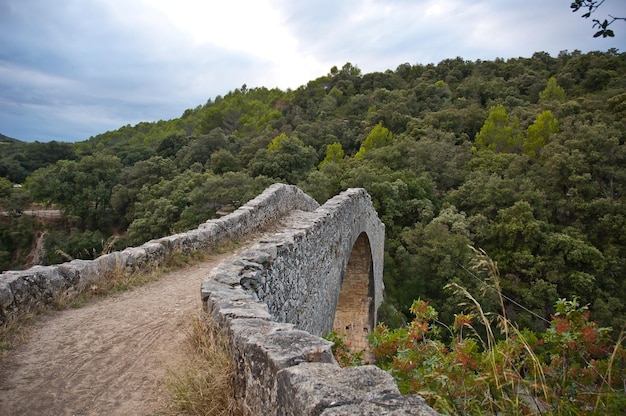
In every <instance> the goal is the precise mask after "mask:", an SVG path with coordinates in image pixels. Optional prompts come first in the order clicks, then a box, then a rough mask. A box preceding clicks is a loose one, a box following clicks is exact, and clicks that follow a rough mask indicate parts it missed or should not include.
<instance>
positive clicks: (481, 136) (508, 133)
mask: <svg viewBox="0 0 626 416" xmlns="http://www.w3.org/2000/svg"><path fill="white" fill-rule="evenodd" d="M522 140H523V135H522V133H521V132H520V128H519V122H518V120H517V117H515V116H513V117H511V118H509V115H508V114H507V112H506V109H505V108H504V106H503V105H502V104H498V105H497V106H495V107H491V109H490V110H489V116H487V120H485V123H484V124H483V126H482V128H481V129H480V132H478V134H477V135H476V146H477V148H478V149H479V150H491V151H494V152H507V153H514V152H517V151H518V150H519V149H520V147H521V144H522Z"/></svg>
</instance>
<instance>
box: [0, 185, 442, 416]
mask: <svg viewBox="0 0 626 416" xmlns="http://www.w3.org/2000/svg"><path fill="white" fill-rule="evenodd" d="M287 215H289V218H290V221H291V223H289V224H287V225H286V226H285V228H283V229H281V230H279V231H278V232H276V233H275V234H274V235H273V236H271V237H268V238H265V239H264V240H262V241H260V242H258V243H257V244H256V245H255V246H253V247H252V248H250V249H248V250H246V251H244V252H243V253H241V254H240V255H239V258H237V259H235V260H233V261H229V262H226V263H223V264H221V265H220V266H218V267H217V268H215V269H213V270H212V271H211V272H210V275H209V279H208V280H206V281H205V282H204V283H203V284H202V288H201V296H202V300H203V304H204V305H205V307H206V309H207V310H208V311H209V312H210V314H211V315H212V316H213V318H214V320H215V321H216V322H217V323H218V325H219V326H220V328H221V330H222V331H223V332H224V333H226V334H227V335H228V337H229V340H230V345H231V349H232V353H233V359H234V362H235V363H236V366H237V395H238V396H239V399H240V400H241V402H242V403H243V405H244V410H245V412H246V414H248V415H327V416H329V415H382V414H385V415H436V414H437V413H435V412H434V411H433V410H432V409H431V408H429V407H428V406H426V405H425V403H424V401H423V400H422V399H421V398H420V397H419V396H402V395H401V394H400V393H399V391H398V387H397V385H396V383H395V382H394V380H393V378H392V377H391V376H390V375H388V374H387V373H386V372H384V371H383V370H381V369H379V368H377V367H374V366H371V365H367V366H361V367H352V368H343V369H342V368H339V366H338V364H337V363H336V362H335V360H334V358H333V356H332V352H331V345H332V344H331V343H330V342H329V341H326V340H324V339H322V338H320V337H319V335H322V334H325V333H328V332H330V331H331V330H332V329H333V328H335V327H337V326H339V327H340V329H342V330H343V329H345V330H346V331H347V337H348V338H350V337H352V336H355V338H354V339H355V340H357V341H358V339H359V337H360V339H364V333H365V332H367V331H369V330H371V329H372V327H373V324H374V323H375V319H376V309H377V307H378V305H379V304H380V302H381V300H382V291H383V287H382V266H383V265H382V261H383V242H384V226H383V225H382V223H381V222H380V220H379V219H378V217H377V214H376V212H375V211H374V209H373V207H372V205H371V200H370V198H369V195H367V193H366V192H365V191H364V190H362V189H351V190H348V191H346V192H344V193H342V194H340V195H338V196H336V197H335V198H332V199H331V200H329V201H328V202H327V203H326V204H324V205H323V206H321V207H320V206H319V204H318V203H317V202H315V200H313V199H312V198H310V197H309V196H308V195H306V194H304V193H303V192H302V191H301V190H299V189H298V188H296V187H295V186H288V185H282V184H275V185H272V186H270V187H269V188H268V189H266V190H265V191H264V192H263V193H262V194H261V195H259V196H258V197H256V198H255V199H253V200H251V201H249V202H248V203H247V204H245V205H243V206H242V207H240V208H239V209H237V210H236V211H235V212H233V213H232V214H229V215H227V216H226V217H223V218H220V219H217V220H210V221H207V222H206V223H204V224H202V225H201V226H200V227H198V228H197V229H195V230H192V231H189V232H185V233H180V234H176V235H172V236H169V237H165V238H161V239H158V240H152V241H149V242H147V243H145V244H143V245H142V246H140V247H133V248H127V249H125V250H123V251H120V252H114V253H110V254H107V255H104V256H101V257H99V258H97V259H95V260H91V261H86V260H74V261H71V262H69V263H64V264H60V265H55V266H36V267H32V268H30V269H28V270H24V271H7V272H4V273H2V274H0V324H2V323H3V322H5V321H7V320H8V319H11V318H12V317H17V316H19V315H21V314H24V313H26V312H28V311H31V310H33V309H36V308H39V307H42V306H45V305H48V304H50V303H52V302H53V301H54V299H55V298H56V297H58V296H61V295H63V294H64V293H68V292H79V291H81V290H84V289H85V288H89V287H90V285H92V284H93V283H94V282H96V281H97V280H98V279H102V278H103V276H107V275H110V274H113V273H117V272H120V271H122V272H124V271H127V270H135V269H140V268H145V267H153V266H156V265H158V264H160V263H161V262H163V261H164V260H165V259H166V257H167V256H168V255H169V254H171V253H173V252H175V251H181V252H191V251H194V250H199V249H204V248H208V247H211V246H215V245H218V244H220V243H222V242H225V241H232V240H237V239H242V237H244V236H245V235H247V234H249V233H251V232H254V231H258V230H261V229H263V228H264V227H265V226H266V225H268V224H269V223H271V222H273V221H275V220H278V219H280V218H283V217H285V216H287ZM345 287H349V288H351V289H349V290H344V288H345ZM346 292H347V293H346ZM340 295H341V296H340ZM343 295H345V296H343ZM344 297H345V298H347V299H348V301H349V302H348V303H347V305H348V306H346V307H345V308H344V309H348V312H349V313H347V314H346V315H345V316H343V317H342V318H341V319H338V318H337V317H336V316H335V314H336V312H337V315H339V309H340V308H339V307H340V306H342V305H341V299H340V298H344ZM338 304H339V305H338ZM354 305H356V306H354ZM344 306H345V305H344ZM355 317H360V319H358V320H355ZM363 317H364V318H363ZM351 331H352V332H351Z"/></svg>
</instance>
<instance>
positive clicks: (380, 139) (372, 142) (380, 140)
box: [354, 123, 393, 159]
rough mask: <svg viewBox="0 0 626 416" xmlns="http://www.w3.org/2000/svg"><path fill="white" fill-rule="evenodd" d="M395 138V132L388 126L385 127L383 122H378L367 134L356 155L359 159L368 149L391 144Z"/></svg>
mask: <svg viewBox="0 0 626 416" xmlns="http://www.w3.org/2000/svg"><path fill="white" fill-rule="evenodd" d="M392 140H393V133H391V132H390V131H389V129H387V128H386V127H383V125H382V123H378V124H377V125H376V126H374V128H373V129H372V131H370V133H369V134H368V135H367V137H366V138H365V141H363V144H362V145H361V148H360V149H359V151H358V152H357V153H356V155H354V157H355V158H357V159H363V158H364V157H365V155H366V153H367V151H368V150H372V149H377V148H380V147H383V146H386V145H388V144H390V143H391V142H392Z"/></svg>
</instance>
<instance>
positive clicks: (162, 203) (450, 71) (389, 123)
mask: <svg viewBox="0 0 626 416" xmlns="http://www.w3.org/2000/svg"><path fill="white" fill-rule="evenodd" d="M625 141H626V54H625V53H619V52H618V51H617V50H614V49H612V50H609V51H606V52H590V53H581V52H580V51H573V52H568V51H563V52H561V53H559V54H558V56H557V57H552V56H550V55H549V54H548V53H545V52H537V53H535V54H533V55H532V56H531V57H528V58H523V57H520V58H515V59H507V60H504V59H496V60H493V61H481V60H477V61H467V60H464V59H462V58H460V57H457V58H454V59H446V60H444V61H441V62H439V63H437V64H425V65H424V64H409V63H404V64H401V65H399V66H398V67H397V68H396V69H395V70H392V69H389V70H387V71H385V72H374V73H366V74H364V73H362V72H361V70H360V69H359V68H358V67H357V66H355V65H352V64H350V63H346V64H345V65H343V66H342V67H341V68H338V67H333V68H332V69H330V72H329V73H328V74H327V75H325V76H321V77H319V78H317V79H315V80H312V81H310V82H308V83H307V84H306V85H303V86H301V87H299V88H297V89H295V90H287V91H283V90H279V89H268V88H264V87H257V88H248V87H247V86H246V85H243V86H242V87H241V88H239V89H236V90H234V91H230V92H228V93H227V94H225V95H224V96H217V97H215V98H214V99H209V100H208V101H207V102H206V103H205V104H202V105H198V106H197V107H196V108H193V109H187V110H185V111H184V112H183V113H182V115H181V117H179V118H175V119H172V120H167V121H164V120H161V121H158V122H142V123H139V124H137V125H135V126H130V125H127V126H123V127H121V128H119V129H117V130H115V131H108V132H105V133H102V134H99V135H97V136H94V137H91V138H89V139H88V140H85V141H82V142H78V143H73V144H70V143H57V142H50V143H37V142H35V143H24V142H20V141H18V140H13V139H10V138H8V137H6V136H1V137H0V148H1V149H2V152H1V156H0V211H2V212H3V215H2V217H1V218H0V268H1V269H0V270H7V269H19V268H26V267H30V266H32V264H33V259H34V257H35V256H34V255H33V253H32V251H33V249H34V247H36V246H38V245H39V246H41V247H43V248H44V249H45V251H44V254H45V255H44V256H43V262H44V263H46V264H55V263H59V262H63V261H67V260H68V259H72V258H83V259H89V258H94V257H96V256H98V255H101V254H102V253H106V252H108V251H111V250H119V249H123V248H125V247H127V246H132V245H139V244H142V243H143V242H145V241H147V240H149V239H152V238H156V237H160V236H164V235H169V234H171V233H175V232H178V231H183V230H187V229H192V228H195V227H197V225H198V224H200V223H202V222H204V221H206V220H207V219H209V218H214V217H215V216H216V215H217V211H219V210H222V209H233V208H236V207H237V206H238V205H239V204H242V203H244V202H246V201H247V200H249V199H251V198H252V197H254V196H256V195H257V194H258V193H260V192H261V191H262V190H263V189H265V188H266V187H267V186H268V185H270V184H271V183H274V182H284V183H290V184H296V185H298V186H299V187H301V188H302V189H303V190H304V191H305V192H307V193H309V194H310V195H311V196H313V197H314V198H315V199H317V200H318V201H319V202H320V203H323V202H325V201H326V200H327V199H328V198H330V197H331V196H334V195H335V194H337V193H339V192H340V191H341V190H344V189H347V188H350V187H363V188H365V189H367V191H368V192H369V193H370V195H371V196H372V199H373V202H374V206H375V208H376V209H377V211H378V214H379V216H380V218H381V219H382V220H383V221H384V223H385V226H386V248H385V276H384V279H385V297H386V301H385V304H384V305H383V307H382V308H381V314H380V319H381V320H383V321H385V322H386V323H387V324H388V325H390V326H392V327H397V326H400V325H402V324H403V323H404V322H406V321H407V320H409V321H410V319H411V318H410V317H411V313H410V309H411V305H412V304H413V301H414V300H416V299H418V298H420V299H422V300H424V301H428V302H429V305H431V306H432V307H433V308H435V309H436V310H437V311H438V313H439V318H438V319H439V320H440V321H441V322H444V323H447V324H448V325H452V322H454V320H455V313H456V312H457V311H458V310H459V304H460V303H462V302H463V301H465V300H466V299H465V298H464V296H462V295H461V294H459V293H458V291H451V290H450V289H449V287H450V285H451V284H454V285H458V287H463V288H465V289H466V290H467V291H469V292H471V293H472V294H473V295H474V296H475V297H476V299H478V300H479V301H480V303H481V305H482V307H483V309H484V310H485V311H486V312H489V311H498V310H499V309H500V304H499V301H498V297H497V296H494V294H493V293H491V292H490V291H488V290H485V287H484V282H483V279H482V277H481V276H480V275H478V274H477V273H476V272H475V271H473V269H472V267H471V265H472V261H473V260H474V259H475V258H476V250H483V251H484V253H486V255H488V256H489V258H490V259H492V260H493V261H494V262H495V264H497V267H498V269H499V273H500V276H501V281H500V285H501V292H502V294H503V295H504V296H506V298H505V299H504V306H505V310H506V312H507V316H508V318H510V319H511V320H512V321H513V322H515V323H516V324H517V325H519V326H520V327H525V328H530V329H533V330H543V329H545V328H546V326H547V325H546V322H547V321H546V319H549V318H550V317H551V316H552V315H553V314H554V313H555V309H554V308H555V306H554V305H555V303H556V302H557V300H559V299H562V298H568V299H572V298H573V297H574V296H577V299H578V300H579V302H580V304H582V305H588V307H589V311H590V314H591V319H593V320H595V321H597V322H598V323H599V324H600V325H602V326H603V327H612V328H613V329H614V331H615V332H617V333H619V331H620V330H621V329H622V328H623V326H624V322H626V301H625V300H626V216H625V215H624V214H625V213H626V189H625V187H626V146H625V144H624V143H625ZM15 184H19V185H20V186H15ZM33 204H36V206H42V207H49V208H54V209H60V210H61V211H62V219H61V220H56V221H46V220H43V219H39V218H35V217H31V216H28V215H23V212H24V211H25V210H27V209H29V207H32V206H33Z"/></svg>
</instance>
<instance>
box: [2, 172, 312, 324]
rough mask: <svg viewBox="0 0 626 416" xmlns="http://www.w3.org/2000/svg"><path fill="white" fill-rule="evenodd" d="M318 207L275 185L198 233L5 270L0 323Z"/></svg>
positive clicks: (299, 193) (294, 190)
mask: <svg viewBox="0 0 626 416" xmlns="http://www.w3.org/2000/svg"><path fill="white" fill-rule="evenodd" d="M318 206H319V204H318V203H317V202H316V201H315V200H314V199H313V198H311V197H309V196H308V195H306V194H305V193H304V192H302V191H301V190H299V189H298V188H296V187H295V186H288V185H283V184H275V185H272V186H270V187H269V188H268V189H266V190H265V191H264V192H263V193H262V194H261V195H259V196H258V197H256V198H254V199H253V200H251V201H249V202H248V203H247V204H245V205H243V206H242V207H240V208H239V209H237V210H236V211H235V212H233V213H231V214H230V215H228V216H226V217H223V218H220V219H215V220H209V221H207V222H206V223H204V224H202V225H200V227H198V228H197V229H195V230H191V231H188V232H184V233H180V234H176V235H172V236H168V237H165V238H161V239H158V240H152V241H149V242H147V243H145V244H143V245H142V246H140V247H131V248H127V249H125V250H123V251H119V252H113V253H109V254H106V255H103V256H101V257H98V258H97V259H95V260H73V261H71V262H68V263H63V264H59V265H54V266H35V267H32V268H30V269H28V270H19V271H6V272H3V273H1V274H0V325H1V324H2V323H4V322H5V321H6V320H8V319H10V318H11V317H18V316H20V315H23V314H25V313H27V312H29V311H32V310H36V309H37V308H40V307H45V306H47V305H50V304H52V303H53V301H54V299H55V298H57V297H59V296H62V295H63V294H65V293H70V294H71V293H74V292H80V291H82V290H85V288H89V287H90V286H91V285H92V284H93V283H94V282H95V281H97V280H98V279H102V278H103V277H106V276H107V275H112V274H113V273H117V272H120V271H122V272H123V271H126V270H134V269H139V268H145V267H149V266H156V265H158V264H159V263H161V262H162V261H163V260H164V259H165V258H166V256H167V255H169V254H170V253H172V252H174V251H176V250H180V251H183V252H189V251H193V250H198V249H202V248H207V247H211V246H215V245H217V244H220V243H221V242H225V241H231V240H237V239H240V238H242V237H243V236H245V235H246V234H248V233H250V232H253V231H256V230H259V229H261V228H262V227H263V226H265V225H267V224H268V223H270V222H271V221H274V220H276V219H277V218H280V217H281V216H283V215H285V214H287V213H289V212H291V211H293V210H304V211H311V210H314V209H316V208H317V207H318Z"/></svg>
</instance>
